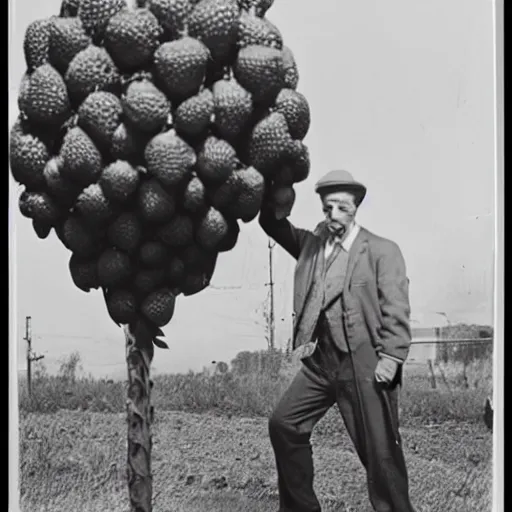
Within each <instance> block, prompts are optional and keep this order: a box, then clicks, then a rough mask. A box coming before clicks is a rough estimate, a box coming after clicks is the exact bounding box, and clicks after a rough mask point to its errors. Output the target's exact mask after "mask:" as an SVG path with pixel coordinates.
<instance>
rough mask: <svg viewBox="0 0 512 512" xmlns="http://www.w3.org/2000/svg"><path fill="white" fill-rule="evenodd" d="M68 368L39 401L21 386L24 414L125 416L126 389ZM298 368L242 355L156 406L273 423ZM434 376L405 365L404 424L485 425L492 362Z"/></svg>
mask: <svg viewBox="0 0 512 512" xmlns="http://www.w3.org/2000/svg"><path fill="white" fill-rule="evenodd" d="M64 363H65V364H64ZM64 363H63V365H61V370H62V371H60V372H59V374H58V375H57V376H49V375H47V374H46V373H45V372H40V373H39V374H38V375H37V377H36V376H35V378H34V379H33V391H32V397H29V396H28V393H27V389H26V385H24V384H23V383H22V385H21V386H20V409H21V411H31V412H53V411H56V410H58V409H75V410H76V409H79V410H86V409H88V410H91V411H99V412H124V410H125V400H126V383H125V382H112V381H106V380H105V379H94V378H91V377H76V369H77V368H78V363H79V358H77V357H76V356H73V359H72V360H71V359H69V360H68V361H65V362H64ZM71 363H73V364H71ZM299 366H300V361H297V360H295V359H292V358H290V357H288V356H287V355H286V354H285V353H283V352H280V351H273V352H272V353H268V354H266V353H265V352H253V353H251V352H241V353H240V354H238V355H237V357H236V358H235V359H234V360H233V362H232V363H231V369H228V370H227V371H224V373H221V372H218V373H214V374H212V375H209V374H208V373H205V372H200V373H198V372H188V373H185V374H174V375H159V376H156V377H155V378H154V386H153V391H152V403H153V405H154V407H155V410H156V411H157V412H158V411H159V410H177V411H188V412H207V411H214V412H217V413H222V414H233V415H239V416H268V415H269V414H270V412H271V411H272V409H273V407H274V406H275V404H276V403H277V401H278V400H279V398H280V396H281V394H282V393H283V392H284V390H285V389H286V387H287V386H288V385H289V383H290V382H291V379H292V378H293V377H294V375H295V373H296V371H297V370H298V368H299ZM73 368H74V369H75V370H73V371H72V369H73ZM224 370H225V368H224ZM433 370H434V377H435V383H436V387H435V388H432V375H431V374H430V372H429V368H428V366H427V365H426V364H425V365H417V364H412V363H411V364H410V365H407V364H406V366H405V368H404V386H403V389H402V392H401V402H400V404H401V405H400V408H401V418H402V423H407V422H409V421H412V422H417V421H421V422H424V423H432V422H433V423H440V422H443V421H453V420H457V421H469V422H479V421H481V418H482V413H483V404H484V401H485V397H486V396H488V395H489V394H491V393H492V361H491V359H490V358H487V359H478V360H474V361H472V362H471V363H469V364H464V363H458V362H455V363H447V364H444V363H437V364H435V365H434V366H433ZM335 416H336V415H335ZM324 423H325V422H324ZM327 423H328V422H327Z"/></svg>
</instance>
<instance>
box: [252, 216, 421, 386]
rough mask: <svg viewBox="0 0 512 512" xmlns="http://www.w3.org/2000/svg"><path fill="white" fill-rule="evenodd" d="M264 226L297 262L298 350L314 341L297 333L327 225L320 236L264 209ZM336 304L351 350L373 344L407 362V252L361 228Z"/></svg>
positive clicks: (336, 291)
mask: <svg viewBox="0 0 512 512" xmlns="http://www.w3.org/2000/svg"><path fill="white" fill-rule="evenodd" d="M259 223H260V225H261V227H262V228H263V230H264V231H265V233H266V234H267V235H268V236H270V237H271V238H273V239H274V240H275V241H276V242H277V243H278V244H279V245H280V246H281V247H283V248H284V249H285V250H286V251H287V252H288V253H289V254H290V255H291V256H292V257H294V258H295V259H296V260H297V265H296V268H295V274H294V295H293V310H294V311H293V318H294V321H293V324H294V327H293V340H292V346H293V349H294V350H295V349H297V348H298V347H300V346H302V345H304V344H307V343H310V342H312V341H314V340H305V339H300V337H299V336H297V333H298V331H299V330H298V326H299V325H300V322H301V321H303V313H304V311H305V307H304V306H305V304H306V301H307V298H308V292H309V291H310V290H311V287H312V286H311V285H312V282H313V276H314V269H315V265H316V262H317V258H319V257H323V252H322V251H323V250H324V240H325V238H324V237H323V236H322V232H323V229H322V223H321V224H320V225H319V226H318V227H317V229H316V230H315V231H309V230H306V229H300V228H297V227H295V226H294V225H293V224H292V223H291V222H290V221H289V220H288V219H279V220H277V219H276V218H275V216H274V215H273V213H272V212H270V211H269V210H265V209H263V210H262V212H261V214H260V216H259ZM335 300H341V301H342V308H341V310H342V315H343V318H342V325H343V326H344V329H345V336H346V340H347V343H348V345H349V347H350V350H352V351H355V350H357V347H358V346H359V345H360V344H361V343H364V342H368V341H370V342H371V343H372V345H373V347H374V348H375V350H376V352H378V353H380V352H382V353H384V354H387V355H389V356H392V357H394V358H397V359H399V360H400V361H405V359H406V358H407V355H408V352H409V348H410V345H411V332H410V323H409V320H410V304H409V279H408V277H407V273H406V265H405V261H404V258H403V255H402V252H401V250H400V248H399V247H398V245H397V244H396V243H395V242H393V241H391V240H388V239H386V238H383V237H380V236H377V235H375V234H373V233H371V232H370V231H368V230H367V229H365V228H363V227H361V229H360V230H359V233H358V235H357V237H356V238H355V240H354V243H353V244H352V247H351V248H350V252H349V259H348V266H347V272H346V276H345V280H344V282H340V284H339V287H337V288H336V287H335V289H334V291H333V292H332V293H331V294H330V296H329V298H328V301H329V303H331V304H332V302H333V301H335ZM328 305H329V304H326V306H328ZM400 373H401V372H400ZM400 380H401V378H400Z"/></svg>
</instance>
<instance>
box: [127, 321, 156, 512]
mask: <svg viewBox="0 0 512 512" xmlns="http://www.w3.org/2000/svg"><path fill="white" fill-rule="evenodd" d="M124 332H125V338H126V363H127V366H128V393H127V401H126V414H127V421H128V460H127V476H128V492H129V496H130V512H151V511H152V494H153V475H152V473H151V446H152V440H151V423H152V422H153V407H152V406H151V387H152V382H151V380H150V367H151V361H152V359H153V352H154V349H153V343H152V339H151V337H150V336H149V335H148V334H147V333H145V332H143V330H141V329H138V328H135V329H134V331H133V332H132V331H131V330H130V329H129V328H128V327H125V329H124Z"/></svg>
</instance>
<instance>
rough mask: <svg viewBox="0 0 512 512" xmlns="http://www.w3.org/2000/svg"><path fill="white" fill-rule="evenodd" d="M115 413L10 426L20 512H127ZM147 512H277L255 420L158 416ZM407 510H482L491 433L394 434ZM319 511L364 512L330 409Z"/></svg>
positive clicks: (436, 429) (465, 427) (35, 418)
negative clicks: (15, 437)
mask: <svg viewBox="0 0 512 512" xmlns="http://www.w3.org/2000/svg"><path fill="white" fill-rule="evenodd" d="M125 421H126V420H125V417H124V415H123V414H101V413H89V412H72V411H60V412H58V413H55V414H27V415H24V416H23V417H22V418H20V492H21V502H22V510H23V511H24V512H43V511H44V512H47V511H48V512H49V511H52V512H60V511H61V510H62V511H64V510H66V511H69V510H74V511H76V512H96V511H100V510H109V511H112V512H125V511H127V510H128V504H127V492H126V481H125V460H126V432H125V431H126V425H125ZM153 434H154V437H153V458H152V464H153V473H154V490H153V495H154V512H175V511H178V512H199V511H202V510H204V511H205V512H206V511H208V512H210V511H219V512H220V511H223V512H226V511H242V510H243V511H248V512H263V511H268V512H275V511H277V488H276V474H275V468H274V458H273V453H272V450H271V446H270V443H269V439H268V435H267V423H266V420H265V419H264V418H239V417H226V416H217V415H214V414H190V413H183V412H158V411H156V415H155V424H154V427H153ZM402 437H403V443H404V449H405V455H406V460H407V464H408V467H409V474H410V485H411V496H412V499H413V503H414V505H415V506H416V509H417V512H485V511H490V510H491V486H492V434H490V433H489V432H488V431H487V430H486V429H485V427H483V426H479V425H474V424H460V423H459V424H456V423H444V424H441V425H431V426H424V425H408V426H407V427H402ZM312 443H313V454H314V460H315V469H316V480H315V482H316V483H315V487H316V490H317V493H318V496H319V498H320V499H321V501H322V503H323V505H324V509H325V511H326V512H328V511H335V510H336V511H338V512H343V511H345V512H348V511H351V512H354V511H357V512H367V511H368V512H370V511H371V510H372V509H371V507H370V505H369V503H368V499H367V492H366V484H365V475H364V471H363V470H362V468H361V465H360V463H359V460H358V458H357V456H356V454H355V452H354V449H353V447H352V445H351V442H350V439H349V438H348V436H347V434H346V432H345V430H344V429H343V427H342V426H341V422H340V420H339V417H338V415H337V413H336V411H335V409H333V410H332V411H330V413H328V415H327V416H326V417H325V418H324V419H323V420H322V421H321V422H320V424H319V426H318V429H317V431H315V433H314V435H313V439H312Z"/></svg>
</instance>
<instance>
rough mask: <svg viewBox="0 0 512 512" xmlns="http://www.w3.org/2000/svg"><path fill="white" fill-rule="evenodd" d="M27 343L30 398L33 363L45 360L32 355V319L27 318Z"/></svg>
mask: <svg viewBox="0 0 512 512" xmlns="http://www.w3.org/2000/svg"><path fill="white" fill-rule="evenodd" d="M23 339H24V340H25V341H26V342H27V387H28V394H29V396H31V395H32V363H33V362H35V361H39V360H40V359H43V357H44V356H43V355H41V356H36V355H35V354H32V317H31V316H27V317H26V318H25V337H24V338H23Z"/></svg>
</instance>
